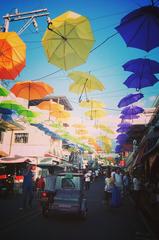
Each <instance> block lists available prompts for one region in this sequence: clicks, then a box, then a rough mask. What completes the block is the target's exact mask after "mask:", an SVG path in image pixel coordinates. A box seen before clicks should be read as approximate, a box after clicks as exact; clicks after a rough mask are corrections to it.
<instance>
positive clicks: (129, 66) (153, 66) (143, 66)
mask: <svg viewBox="0 0 159 240" xmlns="http://www.w3.org/2000/svg"><path fill="white" fill-rule="evenodd" d="M122 67H123V68H124V70H125V71H130V72H133V73H136V74H138V75H142V74H143V75H153V74H156V73H159V63H158V62H156V61H154V60H150V59H147V58H137V59H133V60H130V61H128V62H127V63H125V64H124V65H123V66H122Z"/></svg>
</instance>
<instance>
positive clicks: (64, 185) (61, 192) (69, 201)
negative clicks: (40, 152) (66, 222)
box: [40, 172, 87, 219]
mask: <svg viewBox="0 0 159 240" xmlns="http://www.w3.org/2000/svg"><path fill="white" fill-rule="evenodd" d="M55 189H56V191H55V195H54V196H53V198H52V197H50V195H49V193H48V192H47V191H43V192H41V198H40V203H41V207H42V214H43V216H48V213H49V212H54V213H55V212H56V213H63V214H65V213H67V214H76V215H78V216H80V217H81V218H82V219H85V218H86V216H87V200H86V197H85V195H84V179H83V174H82V173H66V172H64V173H58V174H57V176H56V185H55Z"/></svg>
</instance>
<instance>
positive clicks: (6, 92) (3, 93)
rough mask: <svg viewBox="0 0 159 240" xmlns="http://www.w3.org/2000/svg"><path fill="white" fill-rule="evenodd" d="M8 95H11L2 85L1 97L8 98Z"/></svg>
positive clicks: (0, 88)
mask: <svg viewBox="0 0 159 240" xmlns="http://www.w3.org/2000/svg"><path fill="white" fill-rule="evenodd" d="M8 94H9V91H8V90H7V89H6V88H4V87H3V86H2V85H0V96H2V97H6V96H8Z"/></svg>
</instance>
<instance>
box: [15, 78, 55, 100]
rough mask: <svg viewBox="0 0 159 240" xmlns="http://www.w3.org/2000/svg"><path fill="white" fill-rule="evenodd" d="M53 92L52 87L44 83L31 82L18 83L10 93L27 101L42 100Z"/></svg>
mask: <svg viewBox="0 0 159 240" xmlns="http://www.w3.org/2000/svg"><path fill="white" fill-rule="evenodd" d="M53 91H54V89H53V87H51V86H50V85H48V84H46V83H44V82H32V81H25V82H18V83H16V84H15V85H14V86H13V87H12V88H11V92H12V93H14V94H15V96H16V97H21V98H24V99H27V100H28V101H30V100H33V99H40V98H43V97H44V96H46V95H48V94H49V93H52V92H53Z"/></svg>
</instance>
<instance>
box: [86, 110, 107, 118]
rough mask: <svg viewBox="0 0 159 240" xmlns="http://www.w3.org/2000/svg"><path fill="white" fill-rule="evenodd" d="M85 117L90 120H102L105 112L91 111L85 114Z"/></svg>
mask: <svg viewBox="0 0 159 240" xmlns="http://www.w3.org/2000/svg"><path fill="white" fill-rule="evenodd" d="M85 115H86V116H87V117H90V119H91V120H93V119H98V118H103V117H105V116H106V111H104V110H102V109H93V110H89V111H87V112H85Z"/></svg>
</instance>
